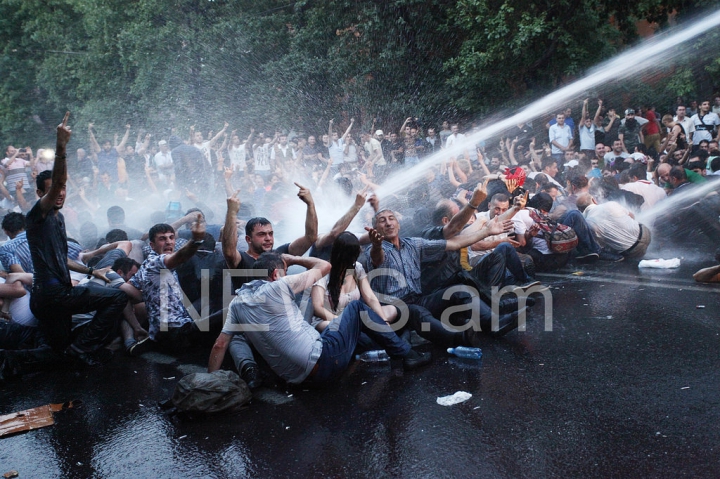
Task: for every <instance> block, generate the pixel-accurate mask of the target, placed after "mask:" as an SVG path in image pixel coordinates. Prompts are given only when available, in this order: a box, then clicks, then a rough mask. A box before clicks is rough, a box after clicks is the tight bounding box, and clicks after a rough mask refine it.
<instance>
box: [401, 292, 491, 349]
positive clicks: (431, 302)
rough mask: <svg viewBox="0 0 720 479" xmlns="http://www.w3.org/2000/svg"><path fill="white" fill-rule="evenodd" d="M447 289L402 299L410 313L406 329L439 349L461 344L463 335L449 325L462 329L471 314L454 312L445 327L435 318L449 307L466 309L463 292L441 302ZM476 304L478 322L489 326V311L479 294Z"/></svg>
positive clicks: (467, 301) (469, 299)
mask: <svg viewBox="0 0 720 479" xmlns="http://www.w3.org/2000/svg"><path fill="white" fill-rule="evenodd" d="M447 289H448V288H443V289H440V290H438V291H435V292H434V293H431V294H425V295H411V296H406V297H404V298H403V301H404V302H405V303H406V304H407V305H408V309H409V310H410V318H409V320H408V324H407V327H408V328H410V329H411V330H413V331H415V332H416V333H418V335H420V337H422V338H425V339H427V340H428V341H430V342H432V343H434V344H436V345H438V346H441V347H443V348H449V347H455V346H459V345H462V344H464V343H465V335H464V334H463V332H462V331H461V330H460V329H459V328H458V329H455V328H453V326H455V327H463V326H465V325H466V324H467V322H468V320H469V319H470V317H471V314H472V311H471V310H470V308H469V307H468V308H467V309H464V310H463V311H459V312H456V313H454V314H453V315H451V316H449V318H448V321H447V322H448V324H447V325H446V324H443V322H442V321H441V320H439V319H437V318H438V317H440V318H442V314H443V312H444V311H445V310H446V309H447V308H450V307H453V306H464V305H467V306H469V305H470V304H471V303H472V297H471V295H470V293H468V292H465V291H458V292H455V293H453V295H452V296H450V298H449V299H447V300H446V299H443V295H444V294H445V292H446V291H447ZM478 303H479V309H480V310H479V316H480V323H481V324H483V323H485V324H486V325H489V324H490V319H491V317H492V310H491V309H490V306H488V305H487V303H486V302H485V301H484V300H483V299H482V295H481V299H480V300H479V301H478ZM464 329H465V327H463V328H462V330H464Z"/></svg>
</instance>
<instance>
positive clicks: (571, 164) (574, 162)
mask: <svg viewBox="0 0 720 479" xmlns="http://www.w3.org/2000/svg"><path fill="white" fill-rule="evenodd" d="M578 164H579V163H578V160H570V161H568V162H567V163H565V167H566V168H575V167H576V166H577V165H578Z"/></svg>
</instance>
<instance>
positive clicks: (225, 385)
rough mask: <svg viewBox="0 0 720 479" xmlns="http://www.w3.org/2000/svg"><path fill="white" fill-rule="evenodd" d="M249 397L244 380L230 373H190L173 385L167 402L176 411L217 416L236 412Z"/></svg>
mask: <svg viewBox="0 0 720 479" xmlns="http://www.w3.org/2000/svg"><path fill="white" fill-rule="evenodd" d="M251 398H252V393H251V392H250V388H249V387H248V385H247V384H245V381H243V380H242V379H240V376H238V375H237V374H236V373H234V372H232V371H224V370H218V371H214V372H212V373H192V374H188V375H187V376H185V377H184V378H182V379H181V380H180V381H179V382H178V383H177V386H175V392H174V393H173V396H172V398H171V399H170V401H171V402H172V404H173V405H174V406H175V408H176V409H177V411H178V412H188V413H206V414H213V413H220V412H235V411H237V410H239V409H240V408H242V407H243V406H244V405H245V404H247V403H248V402H249V401H250V399H251Z"/></svg>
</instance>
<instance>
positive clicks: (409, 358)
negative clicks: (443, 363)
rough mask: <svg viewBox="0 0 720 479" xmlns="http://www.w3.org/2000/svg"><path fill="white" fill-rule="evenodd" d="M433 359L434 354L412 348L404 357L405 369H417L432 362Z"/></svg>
mask: <svg viewBox="0 0 720 479" xmlns="http://www.w3.org/2000/svg"><path fill="white" fill-rule="evenodd" d="M431 361H432V355H431V354H430V353H419V352H417V351H415V350H414V349H411V350H410V352H409V353H407V355H406V356H405V357H403V369H405V370H406V371H410V370H412V369H417V368H419V367H422V366H426V365H428V364H430V362H431Z"/></svg>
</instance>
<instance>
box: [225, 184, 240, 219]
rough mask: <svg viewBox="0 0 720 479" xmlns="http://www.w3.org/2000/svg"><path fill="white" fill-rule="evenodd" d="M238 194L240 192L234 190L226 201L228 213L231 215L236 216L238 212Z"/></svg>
mask: <svg viewBox="0 0 720 479" xmlns="http://www.w3.org/2000/svg"><path fill="white" fill-rule="evenodd" d="M239 194H240V190H235V193H233V195H232V196H231V197H230V198H228V199H227V207H228V212H231V213H232V214H233V215H237V213H238V212H239V211H240V198H238V195H239Z"/></svg>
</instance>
